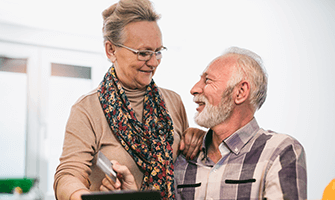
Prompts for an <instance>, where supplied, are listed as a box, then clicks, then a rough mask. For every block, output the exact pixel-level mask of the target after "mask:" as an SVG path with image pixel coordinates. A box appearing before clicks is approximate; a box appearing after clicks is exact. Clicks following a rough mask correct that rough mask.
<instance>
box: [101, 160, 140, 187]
mask: <svg viewBox="0 0 335 200" xmlns="http://www.w3.org/2000/svg"><path fill="white" fill-rule="evenodd" d="M111 162H112V163H113V169H114V171H115V172H116V173H117V179H116V182H114V181H113V180H111V179H110V178H109V177H108V176H107V175H106V176H105V178H104V179H103V180H102V182H101V186H100V191H109V190H138V188H137V185H136V182H135V178H134V176H133V175H132V174H131V172H130V171H129V169H128V168H127V167H126V166H124V165H121V164H119V163H118V162H117V161H115V160H112V161H111Z"/></svg>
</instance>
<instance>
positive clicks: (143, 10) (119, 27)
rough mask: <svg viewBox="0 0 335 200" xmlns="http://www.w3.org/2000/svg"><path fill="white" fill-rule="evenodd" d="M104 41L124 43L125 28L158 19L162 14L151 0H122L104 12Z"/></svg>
mask: <svg viewBox="0 0 335 200" xmlns="http://www.w3.org/2000/svg"><path fill="white" fill-rule="evenodd" d="M102 16H103V28H102V32H103V37H104V42H106V41H110V42H112V43H113V44H123V42H124V40H125V38H126V37H125V33H124V28H125V26H126V25H127V24H129V23H132V22H139V21H157V20H158V19H159V18H160V16H159V15H158V14H157V13H156V12H155V11H154V9H153V7H152V5H151V2H150V1H149V0H120V1H119V2H118V3H116V4H113V5H112V6H110V7H109V8H107V9H106V10H104V11H103V12H102Z"/></svg>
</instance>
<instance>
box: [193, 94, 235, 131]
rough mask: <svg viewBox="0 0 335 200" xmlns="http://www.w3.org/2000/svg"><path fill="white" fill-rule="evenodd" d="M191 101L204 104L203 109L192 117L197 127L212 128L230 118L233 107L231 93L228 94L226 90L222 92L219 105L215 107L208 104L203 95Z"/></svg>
mask: <svg viewBox="0 0 335 200" xmlns="http://www.w3.org/2000/svg"><path fill="white" fill-rule="evenodd" d="M227 93H228V94H227ZM193 101H202V102H204V103H205V108H204V109H203V110H202V111H201V112H200V113H199V112H197V113H196V114H195V116H194V121H195V122H196V123H197V124H198V125H199V126H202V127H205V128H212V127H214V126H216V125H218V124H221V123H222V122H224V121H225V120H226V119H227V118H228V117H230V115H231V112H232V110H233V105H234V103H233V101H232V98H231V92H228V91H227V90H226V91H225V92H224V96H223V98H222V100H221V102H220V104H219V105H217V106H213V105H212V104H210V103H209V102H208V100H207V98H206V97H205V96H203V95H196V96H194V98H193Z"/></svg>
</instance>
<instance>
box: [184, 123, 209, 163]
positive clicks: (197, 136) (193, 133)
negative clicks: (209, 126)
mask: <svg viewBox="0 0 335 200" xmlns="http://www.w3.org/2000/svg"><path fill="white" fill-rule="evenodd" d="M205 134H206V131H203V130H201V129H198V128H188V129H186V130H185V131H184V133H183V135H182V137H181V140H180V145H179V151H180V152H181V153H182V154H184V156H185V157H186V159H193V158H194V157H195V156H196V155H198V153H199V151H200V148H201V145H202V141H203V139H204V135H205Z"/></svg>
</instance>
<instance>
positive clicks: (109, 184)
mask: <svg viewBox="0 0 335 200" xmlns="http://www.w3.org/2000/svg"><path fill="white" fill-rule="evenodd" d="M101 185H102V186H104V187H105V189H107V190H115V189H117V188H116V187H115V183H114V181H112V180H111V179H110V178H109V177H108V176H107V175H105V178H104V179H102V181H101Z"/></svg>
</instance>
